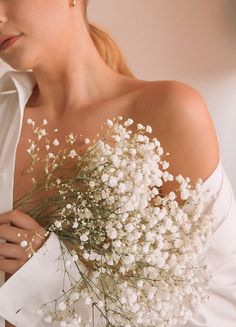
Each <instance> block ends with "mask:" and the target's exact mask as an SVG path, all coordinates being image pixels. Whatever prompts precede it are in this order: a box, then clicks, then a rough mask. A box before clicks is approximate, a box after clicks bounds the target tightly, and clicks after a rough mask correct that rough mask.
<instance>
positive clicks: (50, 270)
mask: <svg viewBox="0 0 236 327" xmlns="http://www.w3.org/2000/svg"><path fill="white" fill-rule="evenodd" d="M62 246H63V247H65V245H64V243H62V242H61V241H59V239H58V236H57V235H56V234H55V233H54V232H51V233H50V235H49V237H48V239H47V240H46V241H45V243H44V244H43V246H42V247H41V248H40V249H39V250H38V251H37V252H35V253H34V255H33V256H32V257H31V258H30V259H29V260H28V261H27V262H26V263H25V264H24V265H23V266H22V267H21V268H20V269H19V270H17V271H16V273H15V274H13V275H12V276H11V277H10V278H9V279H8V280H7V281H6V282H5V283H4V284H3V286H2V287H1V288H0V316H2V317H3V318H4V319H5V320H7V321H9V322H10V323H12V324H13V325H15V326H17V327H44V326H45V327H46V326H49V325H48V323H46V322H44V316H40V315H37V314H36V313H35V312H36V311H37V309H39V308H40V307H41V305H43V304H45V303H48V302H52V301H54V300H56V299H57V298H59V297H60V296H62V295H64V293H63V289H64V290H65V291H67V290H68V289H69V288H70V287H71V282H70V280H71V279H70V278H74V279H75V280H76V281H79V280H80V279H81V276H80V273H79V270H78V268H77V266H76V265H75V263H74V262H72V264H71V265H70V266H68V267H66V270H67V272H68V273H69V274H68V275H67V274H65V268H64V263H65V262H66V260H67V259H70V260H71V259H72V256H71V254H70V253H69V252H68V251H63V253H64V259H62V249H61V247H62ZM65 249H66V248H65ZM71 261H72V260H71ZM77 263H78V261H77ZM80 269H81V270H82V271H85V267H84V265H83V264H82V263H81V262H80ZM69 276H70V278H69ZM47 307H48V308H49V309H50V310H51V311H52V312H53V311H54V308H55V302H54V303H53V302H52V303H50V304H48V305H47ZM79 309H80V308H78V310H79Z"/></svg>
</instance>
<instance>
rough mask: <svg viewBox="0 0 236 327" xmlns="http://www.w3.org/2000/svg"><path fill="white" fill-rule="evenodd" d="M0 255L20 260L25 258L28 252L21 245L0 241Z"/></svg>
mask: <svg viewBox="0 0 236 327" xmlns="http://www.w3.org/2000/svg"><path fill="white" fill-rule="evenodd" d="M0 256H2V257H4V258H6V259H19V260H25V259H26V258H27V255H26V252H25V250H24V249H23V248H22V247H21V246H19V245H16V244H11V243H0ZM0 270H1V269H0Z"/></svg>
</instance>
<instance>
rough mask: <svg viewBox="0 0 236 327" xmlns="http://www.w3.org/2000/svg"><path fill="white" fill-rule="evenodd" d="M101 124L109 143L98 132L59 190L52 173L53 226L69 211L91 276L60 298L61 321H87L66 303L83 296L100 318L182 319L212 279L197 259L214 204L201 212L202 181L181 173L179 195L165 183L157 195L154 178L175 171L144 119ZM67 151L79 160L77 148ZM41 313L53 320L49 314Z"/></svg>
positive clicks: (124, 321)
mask: <svg viewBox="0 0 236 327" xmlns="http://www.w3.org/2000/svg"><path fill="white" fill-rule="evenodd" d="M118 119H119V120H122V119H123V118H122V117H121V116H119V117H118ZM106 124H107V126H108V131H109V136H110V137H111V140H112V146H111V145H109V144H108V143H105V142H104V141H99V142H97V143H96V144H95V145H93V146H90V147H89V148H88V151H89V152H88V153H89V155H87V156H86V155H85V156H84V158H83V161H82V163H81V165H79V164H78V161H77V167H78V175H77V176H76V183H77V184H76V187H72V186H71V183H70V187H68V188H67V189H66V191H65V183H61V182H60V183H58V187H61V185H63V187H64V191H63V192H62V193H61V194H62V196H63V199H67V200H66V201H67V204H66V205H63V206H62V207H61V210H60V215H59V217H58V219H57V220H56V221H55V223H54V226H53V228H52V229H51V230H53V231H54V232H56V231H57V230H58V231H61V230H62V222H63V221H66V222H67V223H68V225H69V221H70V227H71V230H70V233H71V235H72V234H73V235H74V240H77V242H78V245H79V248H80V250H81V252H80V253H77V254H78V255H79V257H80V259H81V260H83V262H84V263H85V265H86V263H89V264H92V265H93V270H92V280H93V283H92V285H93V286H91V283H85V285H84V288H81V289H80V290H79V289H76V286H75V287H74V292H72V294H71V298H70V301H69V302H61V304H60V305H59V307H58V311H63V312H64V313H65V317H64V318H65V319H64V320H63V323H62V322H61V320H60V322H61V324H60V326H75V325H76V326H85V324H84V325H83V321H82V320H81V317H80V316H79V315H78V312H77V313H76V310H74V311H73V312H74V314H73V315H71V312H72V311H71V310H70V309H71V306H73V305H74V304H76V301H77V300H78V299H79V298H81V297H82V298H84V302H85V304H86V305H88V306H91V308H92V306H93V307H95V308H96V309H97V310H99V311H100V312H101V315H102V316H103V319H104V326H106V325H107V324H108V325H111V326H116V327H118V326H122V327H124V326H125V327H134V326H135V327H138V326H142V327H144V326H155V327H170V326H173V325H174V324H176V323H178V322H180V323H185V322H186V321H187V319H188V318H189V317H191V313H192V309H193V308H194V307H196V306H198V305H199V304H200V302H202V301H203V300H205V299H206V298H207V296H206V289H207V287H208V286H209V282H210V279H211V275H210V271H209V269H208V267H207V265H206V264H205V263H204V262H203V261H202V260H201V255H202V254H203V253H204V251H206V248H207V246H208V243H209V237H210V235H211V229H212V214H211V213H209V212H208V213H205V200H204V199H205V192H208V190H206V191H205V192H203V191H202V189H201V184H202V180H201V179H199V180H198V182H197V183H196V184H195V188H192V187H191V185H190V184H189V182H190V179H189V178H186V179H185V178H184V177H183V176H181V175H179V176H177V177H176V180H177V181H178V182H179V184H180V187H179V192H180V196H181V199H182V200H185V202H184V204H183V205H179V204H178V202H177V201H176V194H175V193H174V192H173V191H172V192H170V193H169V194H166V196H164V197H163V196H160V194H159V188H160V187H161V186H162V185H163V183H164V182H166V181H172V180H173V176H172V175H171V174H170V173H168V172H167V171H166V169H167V168H168V166H169V163H168V162H167V161H165V160H162V156H163V153H164V152H163V148H162V147H161V144H160V142H159V141H158V140H157V139H156V138H152V139H151V140H150V139H149V137H148V136H147V135H145V133H151V132H152V128H151V127H150V126H149V125H148V126H146V127H145V126H143V125H142V124H140V123H139V124H137V131H136V133H134V134H133V135H132V130H128V129H127V128H128V126H130V125H132V124H133V120H132V119H130V118H129V119H127V120H126V121H125V122H124V123H123V124H121V123H114V122H113V121H112V120H110V119H108V120H107V122H106ZM106 139H107V138H106ZM87 143H89V142H87ZM71 157H73V158H77V157H78V158H77V160H81V158H79V156H76V151H75V150H74V152H73V155H72V153H71ZM79 182H80V183H82V184H83V187H85V189H86V191H84V192H83V191H82V190H83V189H84V188H81V189H80V187H79V185H80V184H79ZM71 199H73V201H72V200H71ZM69 200H70V201H71V202H69ZM63 203H64V202H63ZM70 217H73V219H72V218H70ZM77 254H76V252H74V253H73V257H72V261H76V260H77V259H78V255H77ZM67 264H68V265H70V264H71V263H67ZM94 285H97V286H94ZM79 294H80V295H79ZM78 310H79V308H78ZM91 312H92V310H91ZM60 319H61V318H60ZM46 320H47V321H48V322H49V323H51V322H52V321H54V322H55V321H59V319H57V317H56V316H52V315H51V316H50V315H49V316H47V317H46ZM73 321H76V322H75V325H73Z"/></svg>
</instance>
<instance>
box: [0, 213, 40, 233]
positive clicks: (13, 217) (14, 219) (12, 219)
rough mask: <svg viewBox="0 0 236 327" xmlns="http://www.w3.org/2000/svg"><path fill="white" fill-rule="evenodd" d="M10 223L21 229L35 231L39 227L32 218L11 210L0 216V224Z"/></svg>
mask: <svg viewBox="0 0 236 327" xmlns="http://www.w3.org/2000/svg"><path fill="white" fill-rule="evenodd" d="M7 223H11V224H13V225H14V226H16V227H20V228H22V229H26V230H29V229H35V228H37V227H38V226H40V225H39V224H38V223H37V222H36V221H35V220H34V219H33V218H32V217H30V216H28V215H27V214H26V213H24V212H22V211H19V210H12V211H8V212H5V213H2V214H0V224H7Z"/></svg>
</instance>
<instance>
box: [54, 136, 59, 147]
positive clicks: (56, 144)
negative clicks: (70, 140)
mask: <svg viewBox="0 0 236 327" xmlns="http://www.w3.org/2000/svg"><path fill="white" fill-rule="evenodd" d="M59 144H60V143H59V140H58V139H57V138H56V139H54V141H53V145H55V146H58V145H59Z"/></svg>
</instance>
